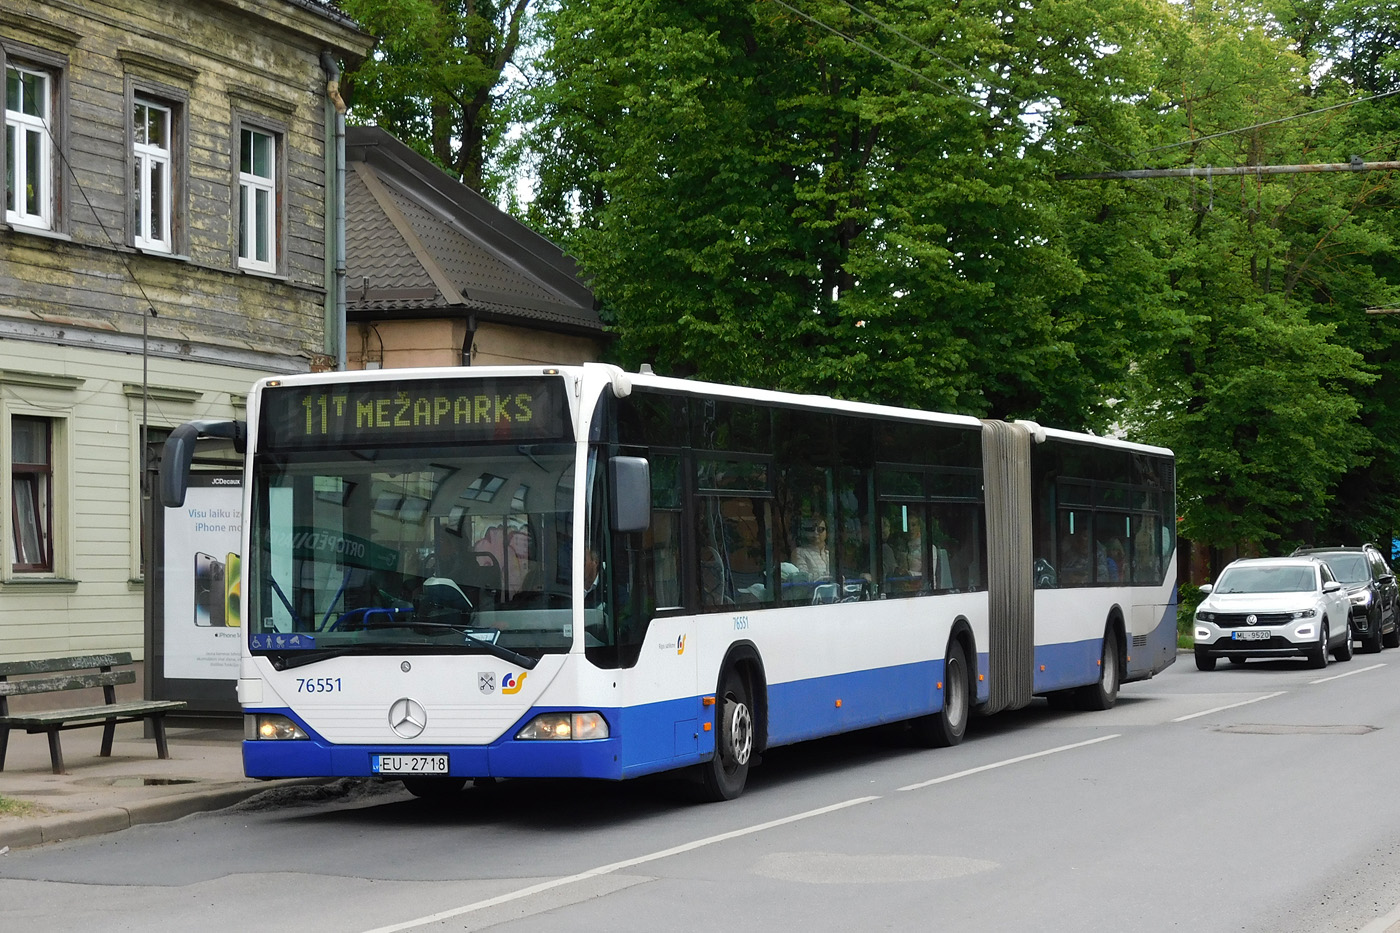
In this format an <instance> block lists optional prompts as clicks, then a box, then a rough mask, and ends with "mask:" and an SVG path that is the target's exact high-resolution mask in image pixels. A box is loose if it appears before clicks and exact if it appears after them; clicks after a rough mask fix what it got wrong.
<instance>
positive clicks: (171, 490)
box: [160, 421, 248, 509]
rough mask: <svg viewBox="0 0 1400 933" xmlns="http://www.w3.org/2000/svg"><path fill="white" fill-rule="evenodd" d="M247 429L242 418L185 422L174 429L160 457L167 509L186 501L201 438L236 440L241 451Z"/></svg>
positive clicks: (161, 478)
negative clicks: (239, 419) (237, 419)
mask: <svg viewBox="0 0 1400 933" xmlns="http://www.w3.org/2000/svg"><path fill="white" fill-rule="evenodd" d="M247 431H248V427H247V425H245V424H244V423H243V422H241V421H186V422H185V423H184V424H182V425H180V426H179V427H178V428H176V429H175V430H174V431H171V432H170V436H169V437H167V438H166V439H165V450H164V451H163V452H162V453H161V457H160V504H161V505H163V506H165V507H166V508H167V509H175V508H179V507H180V506H182V505H184V504H185V492H186V490H187V489H188V488H189V477H190V464H191V463H193V462H194V448H195V443H196V442H197V441H198V440H199V439H200V438H201V437H224V438H228V439H229V440H231V441H233V448H234V450H237V451H238V452H239V453H242V452H243V450H244V448H245V447H246V440H247V436H248V435H247Z"/></svg>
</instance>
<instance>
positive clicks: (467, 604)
mask: <svg viewBox="0 0 1400 933" xmlns="http://www.w3.org/2000/svg"><path fill="white" fill-rule="evenodd" d="M442 610H448V611H449V612H456V613H460V614H463V615H465V614H466V613H468V612H471V611H472V601H471V600H470V599H467V594H466V593H463V592H462V588H461V587H460V586H458V585H457V581H455V580H452V579H451V578H449V577H429V578H428V579H426V580H424V581H423V589H422V590H421V591H420V592H419V594H418V614H419V615H420V616H431V615H434V614H436V613H438V612H441V611H442Z"/></svg>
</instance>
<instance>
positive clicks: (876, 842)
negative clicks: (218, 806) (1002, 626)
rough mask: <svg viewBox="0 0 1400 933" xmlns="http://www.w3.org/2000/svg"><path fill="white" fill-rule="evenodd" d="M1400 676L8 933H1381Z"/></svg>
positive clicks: (55, 876)
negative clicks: (798, 932) (790, 932)
mask: <svg viewBox="0 0 1400 933" xmlns="http://www.w3.org/2000/svg"><path fill="white" fill-rule="evenodd" d="M1397 735H1400V651H1388V652H1385V653H1383V654H1380V655H1363V654H1358V655H1356V657H1355V658H1354V659H1353V660H1351V661H1350V662H1347V663H1345V664H1333V665H1332V666H1330V667H1328V668H1327V669H1325V670H1321V671H1316V670H1311V669H1309V668H1306V667H1304V666H1303V665H1302V664H1301V663H1295V662H1267V663H1259V662H1251V663H1250V664H1249V665H1247V666H1245V667H1243V668H1237V667H1234V666H1232V665H1228V664H1225V665H1221V667H1220V668H1219V669H1218V670H1217V671H1215V672H1214V673H1210V674H1205V673H1201V672H1198V671H1196V670H1195V668H1194V666H1193V665H1192V663H1191V661H1190V658H1189V657H1186V656H1183V657H1182V659H1181V661H1180V662H1179V663H1178V664H1176V665H1175V666H1173V667H1172V668H1170V669H1169V670H1168V671H1166V672H1165V673H1164V674H1162V675H1160V676H1159V677H1158V678H1156V679H1155V680H1152V681H1148V682H1146V683H1141V684H1132V685H1129V686H1127V687H1125V688H1124V690H1123V692H1122V694H1121V696H1120V700H1119V703H1118V705H1117V707H1115V708H1114V709H1113V710H1110V711H1108V712H1103V713H1065V712H1055V711H1051V710H1050V709H1049V708H1048V707H1047V706H1046V705H1045V704H1044V703H1043V701H1037V702H1036V703H1035V704H1034V705H1033V706H1032V707H1030V708H1028V709H1025V710H1020V711H1016V712H1013V713H1008V714H1003V715H1000V716H996V717H992V718H990V719H985V720H978V721H976V722H974V724H973V728H972V730H971V731H970V733H969V737H968V740H967V741H966V742H965V743H964V744H963V745H961V746H959V747H958V748H955V749H943V750H936V751H927V750H921V749H916V748H913V747H911V746H910V745H909V744H908V743H907V742H906V741H905V740H904V737H903V736H902V735H900V734H898V733H896V732H894V731H892V730H884V731H872V732H867V733H861V734H859V735H854V736H848V737H843V738H839V739H834V740H827V741H821V742H814V743H809V744H806V745H803V746H797V747H793V748H787V749H777V750H774V751H772V752H770V753H769V754H768V755H767V756H766V758H765V761H764V764H763V766H762V767H761V768H758V769H757V770H755V771H754V772H753V773H752V775H751V778H750V786H749V790H748V792H747V793H746V794H745V795H744V796H743V797H742V798H740V799H739V800H737V801H733V802H730V803H725V804H706V805H697V804H693V803H688V802H686V801H684V800H683V799H682V798H683V796H684V790H685V788H684V786H683V785H681V784H679V783H677V782H674V781H668V780H648V781H642V782H633V783H629V784H622V785H614V784H600V783H583V782H553V781H550V782H507V783H503V784H501V785H498V786H496V787H493V788H489V789H480V788H474V789H471V790H469V791H467V793H465V794H464V795H463V796H462V797H461V799H460V800H459V801H456V802H454V803H453V804H451V805H449V806H442V805H438V804H432V803H428V802H425V801H419V800H415V799H413V798H411V797H409V796H408V795H407V794H405V793H404V792H403V791H402V790H399V789H398V788H397V786H396V785H373V786H356V787H355V788H354V789H353V792H351V793H349V794H346V795H342V796H334V797H330V798H324V797H322V796H321V795H323V794H324V791H320V790H316V789H307V788H289V789H286V790H285V791H283V792H280V793H279V794H276V795H265V796H263V797H261V798H258V799H257V800H255V801H253V802H250V803H249V804H245V805H241V806H239V807H236V808H232V809H229V810H223V811H219V812H216V813H210V814H201V815H195V816H191V817H187V818H185V819H182V820H179V821H177V822H174V823H169V824H157V825H147V826H138V827H134V828H132V829H128V830H125V831H122V832H119V833H114V834H110V835H106V836H99V837H93V838H90V839H85V840H75V841H74V842H71V843H60V844H56V845H52V846H45V847H41V848H36V849H33V850H21V851H15V852H11V853H10V854H8V855H6V856H4V858H3V859H0V917H3V918H4V920H3V926H4V928H5V929H13V930H45V931H66V930H73V931H79V930H81V931H85V933H86V931H90V930H92V929H105V930H126V929H129V930H142V931H147V930H172V931H173V930H180V931H187V930H199V931H201V933H222V931H235V930H237V931H244V933H246V931H249V930H257V931H281V930H286V931H295V933H317V931H337V933H343V931H360V933H368V931H376V933H379V931H385V933H387V931H390V930H415V931H417V930H423V931H444V930H481V929H491V930H501V931H511V933H516V931H546V930H547V931H558V930H571V931H573V930H581V931H588V930H600V931H601V930H607V931H619V930H623V931H626V930H714V929H728V928H731V927H737V928H744V929H758V930H768V929H774V930H777V929H783V930H787V929H794V928H796V929H805V930H841V931H850V930H912V929H941V930H1036V931H1075V933H1084V931H1095V930H1103V931H1115V933H1116V931H1123V930H1135V931H1155V930H1190V931H1247V933H1248V931H1261V933H1263V931H1269V933H1293V931H1298V933H1303V931H1307V933H1329V931H1343V930H1346V931H1358V930H1364V931H1365V933H1381V931H1384V930H1386V928H1387V927H1389V926H1390V925H1391V923H1392V922H1393V921H1394V920H1396V919H1397V918H1400V913H1394V912H1395V911H1396V910H1397V906H1398V905H1400V881H1397V870H1400V742H1397V741H1396V740H1395V738H1394V737H1395V736H1397Z"/></svg>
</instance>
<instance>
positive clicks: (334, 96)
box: [321, 52, 345, 371]
mask: <svg viewBox="0 0 1400 933" xmlns="http://www.w3.org/2000/svg"><path fill="white" fill-rule="evenodd" d="M321 68H322V69H324V70H325V72H326V97H327V98H328V99H329V101H330V104H331V106H333V107H334V108H335V146H334V148H333V150H332V151H333V153H334V154H333V156H332V157H333V158H334V159H335V166H334V170H333V173H332V174H333V176H334V178H335V183H334V185H333V188H332V191H331V202H332V203H331V206H330V209H331V212H332V213H333V214H334V218H333V221H334V222H333V224H332V225H331V226H332V230H333V233H332V234H331V238H332V240H333V242H332V243H331V254H332V256H333V257H334V261H335V287H334V290H333V293H334V301H335V308H334V314H333V315H332V318H333V319H332V320H331V321H329V322H328V324H329V327H328V328H327V329H328V330H329V331H330V332H331V333H333V334H334V335H335V336H334V341H335V347H334V351H335V368H336V369H337V370H339V371H343V370H344V369H345V101H344V99H343V98H341V96H340V66H339V65H338V64H337V63H336V60H335V58H334V57H333V56H332V55H331V53H330V52H322V53H321ZM327 349H331V348H327Z"/></svg>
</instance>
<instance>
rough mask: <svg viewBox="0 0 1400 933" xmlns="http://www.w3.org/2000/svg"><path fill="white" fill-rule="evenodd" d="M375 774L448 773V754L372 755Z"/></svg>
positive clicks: (371, 761)
mask: <svg viewBox="0 0 1400 933" xmlns="http://www.w3.org/2000/svg"><path fill="white" fill-rule="evenodd" d="M370 767H371V769H372V770H373V771H374V773H375V774H446V773H447V756H446V755H371V756H370Z"/></svg>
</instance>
